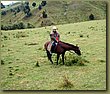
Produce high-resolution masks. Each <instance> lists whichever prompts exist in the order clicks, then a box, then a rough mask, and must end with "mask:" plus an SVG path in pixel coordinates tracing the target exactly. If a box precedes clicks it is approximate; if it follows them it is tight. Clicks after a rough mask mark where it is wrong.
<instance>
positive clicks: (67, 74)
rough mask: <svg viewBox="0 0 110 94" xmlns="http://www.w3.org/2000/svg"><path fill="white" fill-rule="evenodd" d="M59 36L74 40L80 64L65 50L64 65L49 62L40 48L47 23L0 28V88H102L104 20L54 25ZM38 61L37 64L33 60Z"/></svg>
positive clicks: (104, 69)
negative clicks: (11, 28) (14, 28)
mask: <svg viewBox="0 0 110 94" xmlns="http://www.w3.org/2000/svg"><path fill="white" fill-rule="evenodd" d="M57 27H58V30H59V33H60V35H61V40H62V41H65V42H68V43H72V44H74V45H75V44H78V45H79V47H80V49H81V52H82V55H81V57H78V58H82V59H84V60H83V65H82V66H81V65H79V64H72V65H67V63H68V62H70V61H72V60H74V58H77V55H76V54H73V53H70V52H67V53H66V56H65V59H66V60H65V65H62V63H61V62H60V64H59V65H56V63H55V60H56V59H55V58H56V55H55V54H53V60H54V64H53V65H52V64H51V63H50V62H49V61H48V59H47V57H46V52H45V51H44V49H43V45H44V43H45V42H46V41H48V40H49V31H50V29H51V26H48V27H46V29H45V28H44V27H43V28H35V29H25V30H11V31H1V37H2V38H1V41H2V44H1V59H2V60H1V71H2V72H1V81H0V84H1V87H0V88H1V89H3V90H4V89H5V90H106V21H105V20H96V21H87V22H81V23H74V24H73V23H72V24H65V25H58V26H57ZM37 63H38V64H39V66H37V65H36V64H37Z"/></svg>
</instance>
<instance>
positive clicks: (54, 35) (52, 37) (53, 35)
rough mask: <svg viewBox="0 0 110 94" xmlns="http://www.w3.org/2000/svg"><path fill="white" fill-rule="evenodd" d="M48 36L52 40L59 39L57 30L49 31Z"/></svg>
mask: <svg viewBox="0 0 110 94" xmlns="http://www.w3.org/2000/svg"><path fill="white" fill-rule="evenodd" d="M50 38H51V40H52V41H55V40H56V41H57V42H58V41H59V38H60V35H59V34H58V32H57V31H56V33H54V32H53V31H52V32H51V33H50Z"/></svg>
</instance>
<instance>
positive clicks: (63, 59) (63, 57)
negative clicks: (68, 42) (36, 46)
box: [62, 52, 65, 65]
mask: <svg viewBox="0 0 110 94" xmlns="http://www.w3.org/2000/svg"><path fill="white" fill-rule="evenodd" d="M64 55H65V52H64V53H63V54H62V62H63V65H64Z"/></svg>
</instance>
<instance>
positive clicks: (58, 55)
mask: <svg viewBox="0 0 110 94" xmlns="http://www.w3.org/2000/svg"><path fill="white" fill-rule="evenodd" d="M59 57H60V54H57V65H58V60H59Z"/></svg>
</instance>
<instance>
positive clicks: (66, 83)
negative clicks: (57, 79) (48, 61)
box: [60, 75, 73, 88]
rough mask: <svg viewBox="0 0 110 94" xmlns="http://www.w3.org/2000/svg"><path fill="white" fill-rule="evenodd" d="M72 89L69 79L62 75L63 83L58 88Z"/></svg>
mask: <svg viewBox="0 0 110 94" xmlns="http://www.w3.org/2000/svg"><path fill="white" fill-rule="evenodd" d="M71 87H73V84H72V82H71V81H70V80H69V77H68V76H66V75H64V76H63V82H62V83H61V84H60V88H71Z"/></svg>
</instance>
